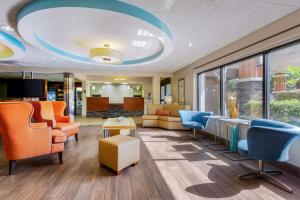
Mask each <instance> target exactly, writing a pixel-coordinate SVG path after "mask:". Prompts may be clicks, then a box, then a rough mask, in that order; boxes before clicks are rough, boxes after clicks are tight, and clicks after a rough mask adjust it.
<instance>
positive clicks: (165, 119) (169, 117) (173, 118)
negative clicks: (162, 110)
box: [158, 116, 181, 122]
mask: <svg viewBox="0 0 300 200" xmlns="http://www.w3.org/2000/svg"><path fill="white" fill-rule="evenodd" d="M158 119H159V120H162V121H167V122H181V120H180V117H172V116H158Z"/></svg>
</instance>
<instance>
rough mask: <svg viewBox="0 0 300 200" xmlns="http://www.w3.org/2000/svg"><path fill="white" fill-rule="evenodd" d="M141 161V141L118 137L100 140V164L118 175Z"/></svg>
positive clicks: (122, 136) (133, 138) (128, 137)
mask: <svg viewBox="0 0 300 200" xmlns="http://www.w3.org/2000/svg"><path fill="white" fill-rule="evenodd" d="M139 160H140V140H139V139H137V138H135V137H130V136H125V135H116V136H112V137H108V138H103V139H100V140H99V163H100V164H102V165H105V166H107V167H109V168H111V169H113V170H114V171H116V173H117V174H120V173H121V172H122V169H124V168H126V167H128V166H130V165H133V164H134V165H135V164H137V163H138V161H139Z"/></svg>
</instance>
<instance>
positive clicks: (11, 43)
mask: <svg viewBox="0 0 300 200" xmlns="http://www.w3.org/2000/svg"><path fill="white" fill-rule="evenodd" d="M24 52H25V46H24V45H23V44H22V42H21V41H20V40H18V39H17V38H15V37H14V36H12V35H11V34H8V33H6V32H4V31H1V30H0V61H1V60H16V59H19V58H21V57H22V56H23V55H24Z"/></svg>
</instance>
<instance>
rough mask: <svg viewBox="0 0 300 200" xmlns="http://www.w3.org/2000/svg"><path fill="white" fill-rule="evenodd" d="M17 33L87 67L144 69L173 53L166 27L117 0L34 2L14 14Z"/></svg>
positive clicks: (136, 8)
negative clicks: (147, 65) (138, 65)
mask: <svg viewBox="0 0 300 200" xmlns="http://www.w3.org/2000/svg"><path fill="white" fill-rule="evenodd" d="M18 31H19V33H20V34H21V36H22V37H23V38H24V39H25V40H27V41H28V42H29V43H30V44H32V45H34V46H36V47H38V48H41V49H43V50H46V51H48V52H50V53H52V54H55V55H56V56H60V57H63V58H66V59H69V60H73V61H79V62H84V63H88V64H98V65H99V64H100V65H108V64H110V65H111V64H112V65H134V64H146V63H149V62H153V61H158V60H160V59H162V58H164V57H166V56H168V55H169V54H170V53H171V51H172V49H173V39H172V33H171V31H170V29H169V28H168V27H167V25H166V24H164V23H163V22H162V21H161V20H160V19H159V18H157V17H155V16H154V15H152V14H151V13H149V12H147V11H145V10H143V9H141V8H139V7H136V6H134V5H131V4H128V3H125V2H122V1H118V0H89V1H86V0H51V1H49V0H36V1H32V2H30V3H29V4H27V5H26V6H25V7H23V8H22V9H21V11H20V12H19V14H18ZM105 45H106V46H109V47H106V46H105ZM102 47H104V48H102Z"/></svg>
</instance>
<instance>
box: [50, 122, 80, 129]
mask: <svg viewBox="0 0 300 200" xmlns="http://www.w3.org/2000/svg"><path fill="white" fill-rule="evenodd" d="M79 127H80V124H79V123H76V122H74V123H56V127H55V128H56V129H60V130H62V131H70V130H73V129H77V128H79Z"/></svg>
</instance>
